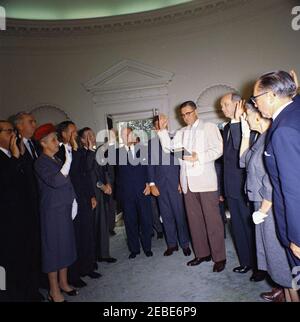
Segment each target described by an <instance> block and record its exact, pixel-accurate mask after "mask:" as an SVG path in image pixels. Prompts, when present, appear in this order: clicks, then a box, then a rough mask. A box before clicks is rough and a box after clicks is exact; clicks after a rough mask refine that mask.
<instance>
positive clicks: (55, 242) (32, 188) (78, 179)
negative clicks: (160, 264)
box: [0, 112, 116, 302]
mask: <svg viewBox="0 0 300 322" xmlns="http://www.w3.org/2000/svg"><path fill="white" fill-rule="evenodd" d="M13 120H14V121H13V123H11V122H9V121H6V120H3V121H0V180H1V193H0V198H1V199H0V207H1V216H0V247H1V249H0V251H1V253H0V266H1V267H3V268H4V269H5V271H6V290H5V291H3V292H1V297H3V298H1V300H3V301H41V300H43V296H42V295H41V293H40V292H39V288H40V287H42V288H49V292H48V295H47V297H48V300H49V301H52V302H62V301H64V296H63V293H65V294H68V295H69V296H76V295H77V294H78V289H79V288H81V287H84V286H86V285H87V283H86V282H85V281H84V280H82V279H81V277H84V276H89V277H90V278H92V279H96V278H99V277H101V274H100V273H98V272H96V270H97V268H98V264H97V262H108V263H114V262H116V259H115V258H113V257H111V256H110V251H109V238H110V236H111V235H112V234H113V229H114V226H113V224H114V222H115V212H116V205H115V203H116V201H115V197H114V195H113V191H112V190H113V189H112V186H113V184H114V177H113V169H110V167H109V166H99V165H98V163H97V162H96V160H95V145H96V138H95V135H94V132H93V131H92V130H91V129H90V128H83V129H81V130H79V131H78V132H77V128H76V125H75V124H74V123H73V122H71V121H64V122H62V123H60V124H58V125H57V126H56V127H54V125H53V124H50V123H49V124H44V125H42V126H40V127H38V128H37V127H36V120H35V118H34V116H33V115H32V114H30V113H26V112H21V113H18V114H17V115H16V116H15V117H14V118H13ZM96 183H98V185H97V186H96ZM46 274H47V276H48V278H45V277H46Z"/></svg>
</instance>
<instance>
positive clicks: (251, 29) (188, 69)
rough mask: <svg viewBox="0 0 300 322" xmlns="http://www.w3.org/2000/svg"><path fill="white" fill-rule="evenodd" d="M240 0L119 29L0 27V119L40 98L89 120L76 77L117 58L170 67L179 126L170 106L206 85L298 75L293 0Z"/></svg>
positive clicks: (244, 88) (246, 89) (242, 86)
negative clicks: (203, 12) (54, 32)
mask: <svg viewBox="0 0 300 322" xmlns="http://www.w3.org/2000/svg"><path fill="white" fill-rule="evenodd" d="M200 1H201V0H200ZM241 2H242V4H241V5H240V6H239V7H233V8H232V9H230V10H224V11H223V10H218V11H216V12H215V13H213V14H210V15H208V16H203V17H198V18H189V19H186V20H184V21H180V22H173V23H170V24H165V25H162V26H152V27H151V26H148V27H145V28H137V29H136V30H131V31H124V32H110V33H99V34H98V35H95V34H94V35H82V36H75V35H74V36H71V35H69V36H66V37H43V38H41V37H37V36H32V37H31V36H24V37H14V36H9V37H6V36H3V35H2V37H1V35H0V37H1V38H0V60H1V61H0V73H1V80H0V87H1V91H0V94H1V97H0V104H1V109H0V119H1V118H4V117H8V116H9V115H11V114H13V113H15V112H17V111H18V110H23V109H29V110H30V109H31V108H32V107H34V106H37V105H39V104H43V103H46V104H53V105H57V106H59V107H61V108H63V109H64V110H65V111H66V113H67V114H68V115H69V116H70V117H71V118H72V119H73V120H74V121H75V122H76V123H78V126H79V127H81V126H91V127H94V128H95V127H96V124H97V121H96V120H95V115H94V112H93V101H92V96H91V95H90V94H89V93H87V91H86V90H85V88H84V87H83V85H82V84H83V83H85V82H86V81H88V80H90V79H92V78H94V77H96V76H97V75H99V74H100V73H102V72H104V71H105V70H107V69H108V68H109V67H111V66H113V65H115V64H116V63H118V62H119V61H121V60H122V59H132V60H135V61H138V62H141V63H144V64H147V65H151V66H153V67H155V68H158V69H160V68H161V69H163V70H166V71H169V72H172V73H174V77H173V79H172V82H171V84H170V86H169V106H170V110H171V113H170V115H171V118H172V120H171V124H172V128H176V127H178V126H179V125H178V123H177V121H176V119H175V112H174V108H175V106H177V105H178V104H180V103H181V102H182V101H184V100H190V99H191V100H197V98H198V97H199V95H200V93H201V92H202V91H203V90H204V89H205V88H207V87H210V86H212V85H216V84H225V85H229V86H232V87H234V88H237V89H238V90H240V91H241V92H243V93H246V94H248V95H249V93H250V89H251V84H252V83H253V81H254V80H255V79H256V78H257V77H258V76H259V75H260V74H262V73H264V72H266V71H270V70H273V69H284V70H289V69H291V68H294V69H296V70H297V71H298V74H299V75H300V58H299V52H300V31H293V30H292V28H291V20H292V16H291V9H292V7H293V6H295V5H296V3H297V2H298V1H293V0H266V1H260V0H248V1H241ZM120 111H122V106H121V105H120ZM200 112H201V111H200ZM95 130H97V129H96V128H95ZM98 130H99V129H98Z"/></svg>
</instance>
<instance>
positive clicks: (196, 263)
mask: <svg viewBox="0 0 300 322" xmlns="http://www.w3.org/2000/svg"><path fill="white" fill-rule="evenodd" d="M210 260H211V256H206V257H202V258H198V257H195V258H194V259H193V260H191V261H189V262H188V263H187V266H196V265H199V264H201V263H202V262H204V261H205V262H209V261H210Z"/></svg>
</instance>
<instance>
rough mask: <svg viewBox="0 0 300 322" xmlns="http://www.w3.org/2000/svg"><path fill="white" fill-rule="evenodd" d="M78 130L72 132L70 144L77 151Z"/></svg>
mask: <svg viewBox="0 0 300 322" xmlns="http://www.w3.org/2000/svg"><path fill="white" fill-rule="evenodd" d="M76 138H77V132H75V131H74V132H72V134H71V139H70V144H71V147H72V149H73V150H74V151H77V150H78V143H77V140H76Z"/></svg>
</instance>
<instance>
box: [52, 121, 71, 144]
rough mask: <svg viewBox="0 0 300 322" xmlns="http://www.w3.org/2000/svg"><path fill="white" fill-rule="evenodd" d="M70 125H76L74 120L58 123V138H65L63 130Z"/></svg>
mask: <svg viewBox="0 0 300 322" xmlns="http://www.w3.org/2000/svg"><path fill="white" fill-rule="evenodd" d="M69 125H75V123H74V122H72V121H63V122H61V123H59V124H57V125H56V132H57V138H58V140H59V141H62V140H63V138H62V132H64V131H65V130H66V129H67V128H68V126H69Z"/></svg>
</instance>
